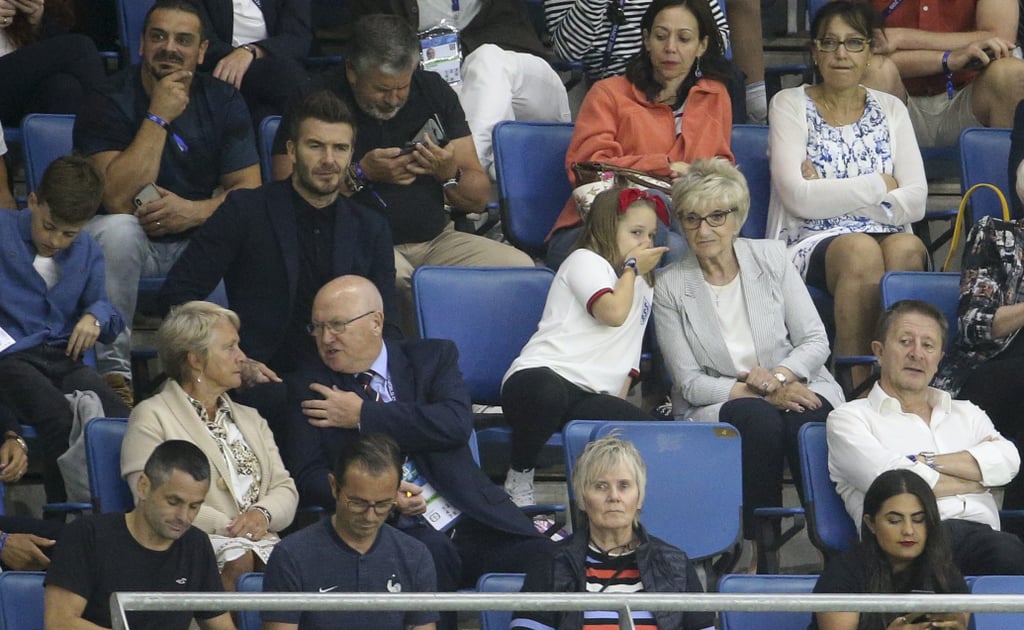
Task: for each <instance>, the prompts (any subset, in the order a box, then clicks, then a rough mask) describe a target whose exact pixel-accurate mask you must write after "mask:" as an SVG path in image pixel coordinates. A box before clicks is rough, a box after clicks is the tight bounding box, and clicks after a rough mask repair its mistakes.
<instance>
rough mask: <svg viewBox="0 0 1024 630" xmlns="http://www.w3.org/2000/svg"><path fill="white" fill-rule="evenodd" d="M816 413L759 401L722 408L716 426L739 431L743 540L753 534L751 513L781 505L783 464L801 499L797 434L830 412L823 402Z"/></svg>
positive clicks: (740, 401)
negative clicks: (797, 410) (722, 425)
mask: <svg viewBox="0 0 1024 630" xmlns="http://www.w3.org/2000/svg"><path fill="white" fill-rule="evenodd" d="M819 400H821V403H822V404H821V407H819V408H818V409H817V410H814V411H811V410H807V411H804V412H803V413H793V412H785V411H782V410H780V409H777V408H775V406H773V405H772V404H771V403H769V402H768V401H766V400H764V399H762V398H737V399H735V400H730V401H729V402H727V403H725V404H724V405H722V409H721V411H719V413H718V420H719V422H728V423H729V424H731V425H733V426H735V427H736V428H737V429H739V432H740V438H741V440H742V457H743V537H744V538H746V539H748V540H752V539H753V538H754V534H755V532H756V531H757V529H756V527H755V526H754V510H755V509H756V508H759V507H777V506H781V505H782V472H783V469H784V464H785V462H786V461H788V462H789V471H790V473H792V475H793V482H794V483H795V484H796V488H797V492H799V493H800V495H801V498H802V497H803V491H802V490H803V487H802V485H801V474H800V451H799V449H798V442H797V434H798V433H799V432H800V427H802V426H803V425H805V424H807V423H808V422H824V421H825V418H827V417H828V414H829V412H830V411H832V405H830V404H829V402H828V401H827V400H824V399H822V398H821V397H820V396H819Z"/></svg>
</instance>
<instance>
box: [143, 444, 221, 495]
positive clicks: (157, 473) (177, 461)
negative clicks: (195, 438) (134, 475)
mask: <svg viewBox="0 0 1024 630" xmlns="http://www.w3.org/2000/svg"><path fill="white" fill-rule="evenodd" d="M175 470H180V471H181V472H183V473H185V474H187V475H189V476H191V477H192V478H193V479H195V480H196V481H206V480H207V479H209V478H210V460H208V459H207V458H206V455H205V454H204V453H203V452H202V451H201V450H199V447H198V446H196V445H195V444H193V443H192V442H189V441H187V440H167V441H166V442H163V443H161V444H160V445H159V446H157V447H156V448H155V449H153V453H152V454H151V455H150V456H149V459H147V460H146V465H145V466H144V467H143V469H142V472H144V473H146V477H148V478H149V481H150V483H151V484H152V486H151V487H153V488H158V487H160V486H162V485H163V484H164V483H166V482H167V480H168V479H170V478H171V474H172V473H173V472H174V471H175Z"/></svg>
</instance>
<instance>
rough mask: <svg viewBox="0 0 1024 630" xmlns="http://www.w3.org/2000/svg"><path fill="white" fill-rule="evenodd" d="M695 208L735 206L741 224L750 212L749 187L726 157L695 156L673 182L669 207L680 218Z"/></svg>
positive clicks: (725, 208) (726, 208)
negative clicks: (682, 173) (683, 173)
mask: <svg viewBox="0 0 1024 630" xmlns="http://www.w3.org/2000/svg"><path fill="white" fill-rule="evenodd" d="M695 208H705V209H708V210H712V209H716V210H717V209H722V210H728V209H730V208H736V219H737V224H738V225H739V226H740V227H743V224H744V223H746V221H747V214H748V213H749V212H750V189H749V188H747V180H746V178H745V177H743V173H740V170H739V169H738V168H736V167H735V166H733V165H732V163H730V162H729V160H726V159H725V158H720V157H714V158H711V159H709V160H694V161H693V163H692V164H690V169H689V170H688V171H687V172H686V174H685V175H683V176H682V177H679V178H677V179H676V181H675V183H673V184H672V211H673V212H675V213H676V216H677V217H679V218H680V220H682V217H683V215H685V214H688V213H690V212H692V211H693V210H694V209H695Z"/></svg>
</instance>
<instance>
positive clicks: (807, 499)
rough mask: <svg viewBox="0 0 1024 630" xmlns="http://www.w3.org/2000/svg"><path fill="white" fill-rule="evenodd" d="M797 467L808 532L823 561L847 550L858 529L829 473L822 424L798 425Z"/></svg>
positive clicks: (826, 446)
mask: <svg viewBox="0 0 1024 630" xmlns="http://www.w3.org/2000/svg"><path fill="white" fill-rule="evenodd" d="M797 439H798V440H799V443H800V469H801V472H802V473H803V484H804V512H805V514H806V516H807V535H808V537H809V538H810V539H811V543H812V544H813V545H814V546H815V547H817V548H818V550H820V551H821V553H822V554H824V556H825V560H826V561H828V560H829V559H830V558H832V557H834V556H836V555H838V554H839V553H842V552H843V551H846V550H847V549H849V548H850V547H851V546H853V544H854V543H855V542H856V541H857V528H856V526H854V524H853V519H852V518H850V515H849V514H848V513H847V511H846V506H845V505H844V504H843V500H842V499H841V498H840V497H839V494H838V493H837V492H836V484H835V483H834V482H833V481H832V479H831V478H830V477H829V474H828V442H827V441H826V439H825V423H824V422H809V423H807V424H805V425H804V426H802V427H800V433H799V435H798V438H797Z"/></svg>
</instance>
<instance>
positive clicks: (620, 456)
mask: <svg viewBox="0 0 1024 630" xmlns="http://www.w3.org/2000/svg"><path fill="white" fill-rule="evenodd" d="M618 464H624V465H625V466H626V467H627V468H629V469H630V470H631V471H632V472H633V477H634V479H635V480H636V487H637V491H638V492H639V498H638V500H637V509H638V510H639V508H641V507H643V504H644V495H645V494H646V493H647V465H646V464H645V463H644V459H643V457H641V456H640V451H638V450H636V446H634V445H633V443H632V442H629V441H627V440H623V439H621V438H619V437H617V436H616V435H614V434H613V435H607V436H605V437H603V438H600V439H597V440H594V441H593V442H590V443H589V444H587V446H586V448H584V449H583V452H582V453H580V456H579V458H578V459H577V460H576V468H575V469H573V472H572V491H573V494H575V495H576V508H577V509H579V510H580V511H581V512H582V511H583V506H584V502H583V493H584V490H586V489H587V487H588V486H590V485H592V484H593V483H594V482H595V481H596V480H597V478H598V477H600V476H601V475H602V474H604V473H605V472H607V471H608V470H609V469H611V468H613V467H614V466H616V465H618ZM633 525H634V526H636V525H638V523H633Z"/></svg>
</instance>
